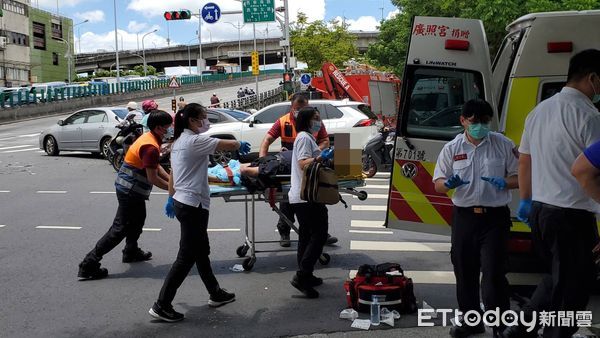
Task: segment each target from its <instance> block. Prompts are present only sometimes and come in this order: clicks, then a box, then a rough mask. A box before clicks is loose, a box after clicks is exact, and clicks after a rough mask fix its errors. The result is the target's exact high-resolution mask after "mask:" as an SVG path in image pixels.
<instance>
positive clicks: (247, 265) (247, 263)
mask: <svg viewBox="0 0 600 338" xmlns="http://www.w3.org/2000/svg"><path fill="white" fill-rule="evenodd" d="M254 263H256V258H254V257H248V258H246V259H244V262H243V263H242V266H243V267H244V270H245V271H250V270H252V268H253V267H254Z"/></svg>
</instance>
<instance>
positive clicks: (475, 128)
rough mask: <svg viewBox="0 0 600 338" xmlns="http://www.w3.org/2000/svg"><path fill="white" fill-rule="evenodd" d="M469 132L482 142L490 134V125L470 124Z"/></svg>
mask: <svg viewBox="0 0 600 338" xmlns="http://www.w3.org/2000/svg"><path fill="white" fill-rule="evenodd" d="M467 131H468V133H469V135H471V136H472V137H473V138H474V139H476V140H481V139H482V138H484V137H486V136H487V135H488V134H489V133H490V125H489V124H487V123H486V124H483V123H472V124H469V128H468V129H467Z"/></svg>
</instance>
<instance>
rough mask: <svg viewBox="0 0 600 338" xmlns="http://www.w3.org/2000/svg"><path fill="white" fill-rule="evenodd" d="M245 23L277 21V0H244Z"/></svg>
mask: <svg viewBox="0 0 600 338" xmlns="http://www.w3.org/2000/svg"><path fill="white" fill-rule="evenodd" d="M242 8H243V11H244V23H253V22H269V21H275V0H243V2H242Z"/></svg>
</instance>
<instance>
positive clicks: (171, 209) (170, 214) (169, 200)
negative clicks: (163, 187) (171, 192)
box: [165, 196, 175, 218]
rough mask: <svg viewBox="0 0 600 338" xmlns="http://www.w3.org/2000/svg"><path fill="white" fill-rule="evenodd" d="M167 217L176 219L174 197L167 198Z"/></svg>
mask: <svg viewBox="0 0 600 338" xmlns="http://www.w3.org/2000/svg"><path fill="white" fill-rule="evenodd" d="M165 215H166V216H167V217H169V218H175V206H174V205H173V196H169V198H167V203H165Z"/></svg>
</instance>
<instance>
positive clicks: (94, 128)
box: [39, 107, 128, 157]
mask: <svg viewBox="0 0 600 338" xmlns="http://www.w3.org/2000/svg"><path fill="white" fill-rule="evenodd" d="M127 113H128V111H127V108H125V107H98V108H87V109H82V110H79V111H77V112H75V113H73V114H72V115H71V116H69V117H67V118H66V119H64V120H59V121H58V122H57V123H56V125H54V126H52V127H50V128H48V129H46V130H44V131H42V132H41V133H40V137H39V145H40V149H43V150H44V151H45V152H46V154H48V155H50V156H56V155H58V154H59V153H60V152H61V151H89V152H91V153H94V154H102V155H103V156H104V157H106V155H107V152H108V144H109V142H110V139H111V138H112V137H114V136H115V135H116V134H117V133H118V132H119V129H117V128H115V126H116V125H117V124H118V123H120V122H121V121H122V120H123V119H124V118H125V117H126V116H127Z"/></svg>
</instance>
